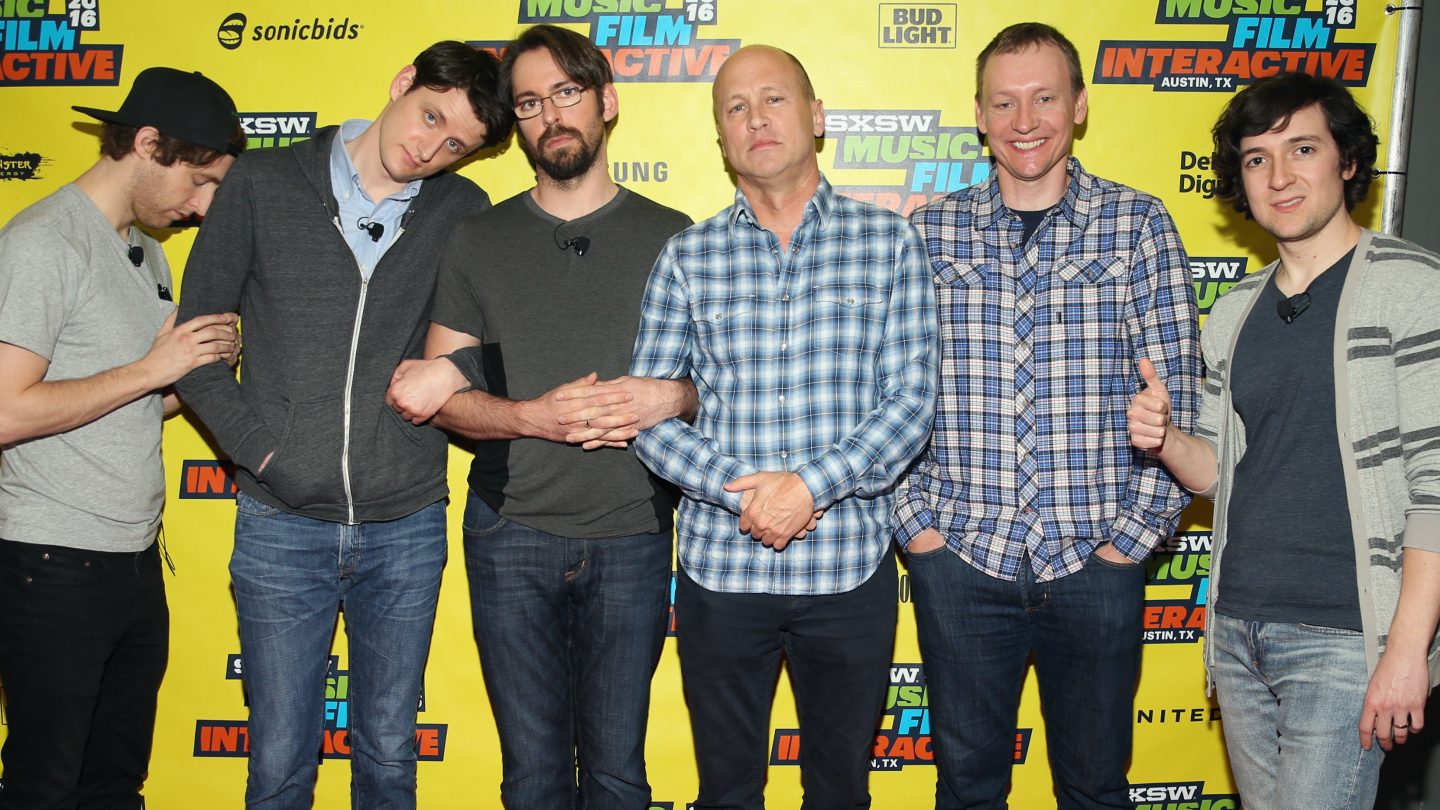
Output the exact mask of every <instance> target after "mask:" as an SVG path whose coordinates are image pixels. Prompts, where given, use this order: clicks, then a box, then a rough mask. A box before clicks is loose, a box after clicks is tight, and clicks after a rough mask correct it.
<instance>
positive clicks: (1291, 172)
mask: <svg viewBox="0 0 1440 810" xmlns="http://www.w3.org/2000/svg"><path fill="white" fill-rule="evenodd" d="M1214 135H1215V151H1216V154H1215V161H1214V165H1215V172H1216V175H1217V178H1218V184H1217V190H1218V192H1219V193H1220V195H1221V196H1222V198H1224V199H1226V200H1227V201H1229V202H1230V203H1231V204H1232V205H1234V207H1235V208H1236V210H1238V211H1241V212H1244V213H1247V214H1248V215H1250V216H1251V217H1253V218H1254V220H1255V221H1256V223H1258V224H1259V225H1260V227H1261V228H1263V229H1264V230H1265V231H1266V232H1267V233H1269V234H1270V235H1271V236H1273V237H1274V238H1275V241H1276V248H1277V250H1278V252H1279V254H1280V258H1279V260H1278V261H1276V262H1274V263H1272V264H1271V265H1269V266H1268V267H1266V268H1264V269H1263V270H1261V271H1260V272H1258V273H1255V274H1253V275H1251V276H1249V277H1247V278H1246V279H1245V280H1243V281H1241V282H1240V283H1239V284H1237V285H1236V286H1235V287H1234V288H1233V289H1231V291H1230V292H1229V294H1227V295H1226V296H1225V297H1224V298H1222V299H1221V300H1220V301H1219V302H1218V303H1217V304H1216V305H1215V308H1214V309H1213V310H1212V311H1211V313H1210V319H1209V321H1208V322H1207V323H1206V325H1205V330H1204V334H1203V335H1202V345H1203V348H1204V352H1205V360H1206V363H1205V365H1206V368H1207V377H1206V380H1205V388H1204V394H1203V400H1202V404H1201V410H1200V417H1199V420H1198V422H1197V427H1196V435H1195V436H1189V435H1186V434H1185V433H1183V432H1181V431H1179V430H1178V429H1176V428H1175V427H1174V425H1172V424H1171V423H1170V420H1169V410H1170V402H1169V394H1168V392H1167V390H1166V386H1165V383H1164V382H1162V381H1161V380H1159V379H1158V378H1157V376H1156V374H1155V370H1154V368H1153V367H1151V366H1150V365H1149V362H1148V361H1141V373H1142V375H1143V376H1144V377H1145V378H1146V382H1147V384H1148V388H1147V389H1146V390H1145V391H1142V392H1141V393H1140V394H1139V395H1137V396H1136V397H1135V399H1134V401H1133V403H1132V405H1131V408H1130V432H1131V440H1132V442H1133V443H1134V444H1135V445H1136V446H1137V447H1141V448H1145V449H1148V450H1151V451H1154V452H1155V453H1157V454H1158V455H1159V458H1160V460H1161V461H1162V462H1163V463H1164V464H1165V465H1166V466H1167V467H1169V468H1170V470H1171V471H1172V472H1173V473H1174V474H1175V477H1176V478H1178V479H1179V480H1180V481H1181V482H1182V483H1183V484H1185V486H1187V487H1189V488H1190V489H1192V490H1194V491H1196V492H1200V493H1203V494H1206V495H1208V496H1210V497H1213V498H1214V500H1215V520H1214V526H1215V530H1214V533H1215V538H1214V540H1215V544H1214V556H1213V559H1212V561H1211V579H1210V605H1211V610H1210V612H1209V615H1208V616H1207V620H1208V626H1207V628H1206V637H1207V646H1206V665H1207V667H1208V669H1209V671H1210V675H1211V677H1212V679H1213V682H1214V684H1215V687H1216V689H1217V690H1218V693H1219V699H1220V707H1221V709H1222V711H1223V712H1224V715H1225V741H1226V745H1227V748H1228V750H1229V755H1230V764H1231V768H1232V770H1233V772H1234V774H1235V782H1236V785H1237V787H1238V788H1239V791H1240V795H1241V798H1242V800H1243V801H1244V803H1245V806H1246V807H1247V808H1268V807H1277V806H1285V807H1362V808H1368V807H1371V806H1372V805H1373V803H1374V800H1375V789H1376V784H1377V780H1378V778H1379V771H1380V763H1381V758H1382V756H1383V753H1382V751H1384V750H1389V749H1390V748H1391V747H1392V746H1393V745H1396V744H1400V743H1403V742H1405V741H1406V740H1407V739H1408V738H1409V736H1410V735H1411V734H1412V733H1414V732H1416V731H1419V730H1420V728H1421V726H1422V725H1423V723H1424V707H1425V701H1426V698H1427V696H1428V694H1429V691H1430V689H1431V687H1432V686H1433V685H1434V684H1435V683H1436V682H1437V680H1440V645H1437V640H1436V637H1435V629H1436V624H1437V621H1440V442H1437V440H1436V437H1437V436H1440V406H1437V404H1436V398H1435V392H1436V391H1437V390H1440V258H1437V257H1436V256H1435V254H1433V253H1429V252H1427V251H1425V250H1424V249H1422V248H1420V247H1418V246H1416V245H1414V244H1411V243H1410V242H1406V241H1404V240H1401V239H1397V238H1394V237H1391V236H1386V235H1384V234H1378V233H1374V232H1371V231H1367V230H1365V229H1363V228H1361V227H1360V226H1359V225H1358V224H1356V222H1355V221H1354V219H1353V218H1352V217H1351V215H1350V212H1351V210H1353V209H1354V207H1355V205H1356V204H1357V203H1359V202H1360V201H1361V200H1362V199H1364V197H1365V192H1366V190H1367V188H1368V186H1369V182H1370V177H1371V167H1372V166H1373V165H1374V162H1375V151H1376V144H1377V143H1378V141H1377V139H1376V137H1375V135H1374V132H1373V129H1372V124H1371V122H1370V119H1369V118H1368V116H1366V115H1365V113H1364V111H1363V110H1361V109H1360V108H1359V107H1358V106H1357V105H1356V104H1355V101H1354V100H1353V99H1352V98H1351V97H1350V94H1349V92H1348V91H1347V90H1346V89H1345V88H1344V87H1342V86H1341V85H1339V84H1338V83H1336V82H1335V81H1333V80H1330V79H1325V78H1317V77H1314V76H1309V75H1306V74H1301V73H1290V74H1283V75H1280V76H1275V77H1271V78H1268V79H1263V80H1261V81H1258V82H1256V83H1255V84H1253V85H1251V86H1250V87H1249V88H1248V89H1246V90H1245V91H1244V92H1242V93H1240V94H1239V95H1237V96H1236V97H1235V98H1234V99H1233V100H1231V102H1230V104H1229V106H1228V107H1227V108H1226V110H1225V112H1224V113H1223V114H1222V116H1221V118H1220V121H1219V122H1218V123H1217V124H1216V125H1215V132H1214ZM1222 584H1223V588H1222ZM1282 742H1283V745H1282V744H1281V743H1282ZM1282 800H1283V801H1282Z"/></svg>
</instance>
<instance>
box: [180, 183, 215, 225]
mask: <svg viewBox="0 0 1440 810" xmlns="http://www.w3.org/2000/svg"><path fill="white" fill-rule="evenodd" d="M217 188H219V186H217V185H215V184H214V183H206V184H205V185H203V186H201V187H200V188H199V189H197V190H196V191H195V195H194V196H193V197H191V198H190V199H189V200H188V201H187V202H186V204H185V206H186V207H187V208H189V209H190V210H189V211H181V212H180V213H182V214H187V215H188V214H196V215H199V216H202V217H203V216H205V213H206V212H207V211H209V210H210V201H211V200H213V199H215V190H216V189H217Z"/></svg>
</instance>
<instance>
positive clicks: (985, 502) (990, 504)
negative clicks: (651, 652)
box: [896, 158, 1201, 582]
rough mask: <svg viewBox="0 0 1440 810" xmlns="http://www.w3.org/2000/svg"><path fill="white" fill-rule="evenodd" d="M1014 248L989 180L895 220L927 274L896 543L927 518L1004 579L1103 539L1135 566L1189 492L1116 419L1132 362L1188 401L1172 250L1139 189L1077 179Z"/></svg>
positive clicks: (1189, 304)
mask: <svg viewBox="0 0 1440 810" xmlns="http://www.w3.org/2000/svg"><path fill="white" fill-rule="evenodd" d="M1068 169H1069V174H1070V186H1069V189H1068V190H1067V191H1066V193H1065V196H1064V197H1063V198H1062V199H1061V200H1060V202H1058V203H1056V204H1055V205H1054V206H1052V207H1051V209H1050V210H1049V212H1047V215H1046V217H1045V220H1044V221H1043V222H1042V223H1041V224H1040V227H1039V228H1038V229H1037V230H1036V232H1035V233H1034V235H1033V236H1032V237H1031V239H1030V241H1029V242H1026V243H1024V244H1022V243H1021V239H1022V238H1023V235H1024V225H1023V223H1022V222H1021V220H1020V218H1019V216H1017V215H1016V214H1014V213H1012V212H1011V211H1010V210H1009V209H1008V208H1006V207H1005V203H1004V201H1003V200H1002V199H1001V197H1000V186H999V183H998V181H997V179H996V178H995V177H994V176H992V177H991V178H990V180H989V181H987V182H986V183H984V184H982V185H979V186H975V187H973V188H969V189H966V190H964V191H959V192H956V193H954V194H951V195H950V196H948V197H946V198H944V199H942V200H939V201H937V202H935V203H933V204H931V205H929V206H927V207H925V208H923V209H920V210H918V211H916V212H915V213H914V214H912V215H911V221H912V222H913V223H914V224H915V226H916V227H917V228H919V230H920V233H921V235H922V237H923V238H924V240H925V247H926V250H927V251H928V253H929V257H930V263H931V266H932V268H933V269H934V272H935V279H936V288H937V299H938V307H939V311H940V337H941V359H940V402H939V405H938V406H937V409H936V415H935V429H934V432H933V434H932V435H931V438H930V443H929V446H928V447H927V448H926V450H925V453H924V454H923V455H922V456H921V457H920V459H919V460H918V461H917V462H916V463H915V466H914V468H913V469H912V470H911V471H910V473H909V474H908V475H907V476H906V479H905V480H904V481H903V482H902V483H901V486H900V491H899V497H898V502H897V506H896V535H897V539H898V540H899V541H900V543H901V544H902V545H906V544H908V543H909V542H910V540H911V539H913V538H914V537H915V535H917V534H919V533H920V532H921V531H923V530H924V529H926V528H930V527H934V528H935V529H937V530H938V531H939V532H940V534H942V535H943V536H944V537H945V540H946V544H947V546H948V547H949V548H950V550H952V551H953V552H955V553H956V554H959V555H960V557H961V558H962V559H963V560H965V561H966V562H967V563H969V564H970V565H972V566H974V567H975V568H978V569H979V570H981V571H984V572H985V573H986V574H989V575H990V576H993V577H998V578H1001V579H1008V580H1014V579H1017V578H1019V576H1020V574H1021V564H1022V561H1023V560H1024V559H1025V555H1026V554H1027V553H1028V556H1029V564H1030V566H1031V568H1032V569H1033V571H1034V572H1035V575H1036V578H1037V579H1038V580H1039V581H1042V582H1044V581H1049V580H1053V579H1056V578H1059V577H1063V576H1065V575H1067V574H1071V573H1074V572H1075V571H1078V570H1079V569H1080V568H1081V567H1082V566H1084V565H1085V562H1086V560H1087V559H1089V556H1090V553H1091V552H1092V551H1094V549H1095V548H1096V547H1097V546H1098V545H1100V544H1101V543H1104V542H1106V541H1111V542H1113V543H1114V546H1115V549H1116V550H1117V551H1119V552H1120V553H1122V554H1124V555H1125V556H1127V557H1129V558H1130V559H1132V560H1135V561H1140V560H1143V559H1145V557H1146V556H1148V555H1149V553H1150V550H1151V549H1152V548H1154V547H1155V546H1156V544H1158V543H1159V542H1160V541H1161V540H1163V539H1164V538H1166V537H1168V536H1169V535H1170V534H1171V533H1172V532H1173V531H1174V530H1175V524H1176V522H1177V521H1178V520H1179V516H1180V511H1181V510H1182V509H1183V508H1184V507H1185V504H1186V503H1188V502H1189V496H1188V495H1187V494H1186V493H1185V491H1184V490H1183V489H1182V488H1181V487H1180V486H1179V485H1178V484H1177V483H1176V482H1175V481H1174V479H1172V478H1171V477H1170V475H1169V474H1168V473H1167V472H1166V471H1165V469H1164V468H1163V467H1162V466H1161V464H1160V462H1159V461H1158V460H1156V459H1155V457H1154V456H1153V455H1147V454H1146V453H1143V452H1141V451H1139V450H1136V449H1134V448H1132V447H1131V445H1130V441H1129V431H1128V427H1127V420H1126V410H1127V409H1128V408H1129V405H1130V399H1131V398H1132V397H1133V396H1134V394H1135V393H1136V392H1137V391H1139V390H1140V389H1141V387H1142V386H1143V383H1142V382H1141V379H1140V372H1139V370H1138V368H1137V365H1136V364H1137V363H1138V361H1139V359H1140V358H1142V357H1148V358H1149V359H1150V360H1151V361H1153V362H1154V363H1155V368H1156V371H1157V373H1158V374H1159V376H1160V379H1162V380H1164V381H1165V382H1166V387H1167V388H1169V390H1170V395H1171V399H1172V408H1173V414H1172V416H1173V419H1174V422H1175V424H1176V425H1177V426H1178V427H1179V428H1180V429H1181V430H1184V431H1186V432H1191V430H1192V427H1193V424H1194V418H1195V413H1196V411H1197V409H1198V406H1199V383H1200V374H1201V362H1200V351H1199V325H1198V322H1197V321H1196V310H1195V295H1194V290H1193V287H1192V282H1191V277H1190V268H1189V260H1188V259H1187V257H1186V256H1185V250H1184V248H1183V247H1182V246H1181V244H1180V237H1179V235H1178V234H1177V233H1176V231H1175V224H1174V222H1172V221H1171V219H1170V215H1169V214H1168V213H1167V212H1166V211H1165V207H1164V206H1163V205H1162V204H1161V203H1160V201H1159V200H1157V199H1156V198H1154V197H1151V196H1150V195H1148V194H1144V193H1142V192H1138V191H1136V190H1134V189H1131V188H1127V187H1125V186H1122V185H1119V184H1117V183H1112V182H1109V181H1107V180H1103V179H1101V178H1099V177H1095V176H1094V175H1091V174H1088V173H1086V172H1085V170H1084V169H1083V168H1081V166H1080V162H1079V161H1078V160H1075V159H1074V158H1070V162H1069V166H1068Z"/></svg>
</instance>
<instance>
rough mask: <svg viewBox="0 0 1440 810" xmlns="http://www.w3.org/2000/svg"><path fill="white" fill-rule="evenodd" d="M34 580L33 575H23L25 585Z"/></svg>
mask: <svg viewBox="0 0 1440 810" xmlns="http://www.w3.org/2000/svg"><path fill="white" fill-rule="evenodd" d="M34 581H35V578H34V577H25V584H26V585H29V584H30V583H32V582H34Z"/></svg>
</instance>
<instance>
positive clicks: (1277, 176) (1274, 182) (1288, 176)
mask: <svg viewBox="0 0 1440 810" xmlns="http://www.w3.org/2000/svg"><path fill="white" fill-rule="evenodd" d="M1293 182H1295V173H1294V172H1293V171H1291V170H1290V165H1289V164H1288V163H1286V162H1285V160H1284V159H1283V158H1282V159H1277V160H1274V161H1271V163H1270V188H1272V189H1275V190H1277V191H1278V190H1280V189H1283V188H1285V187H1286V186H1288V185H1290V184H1291V183H1293Z"/></svg>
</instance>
